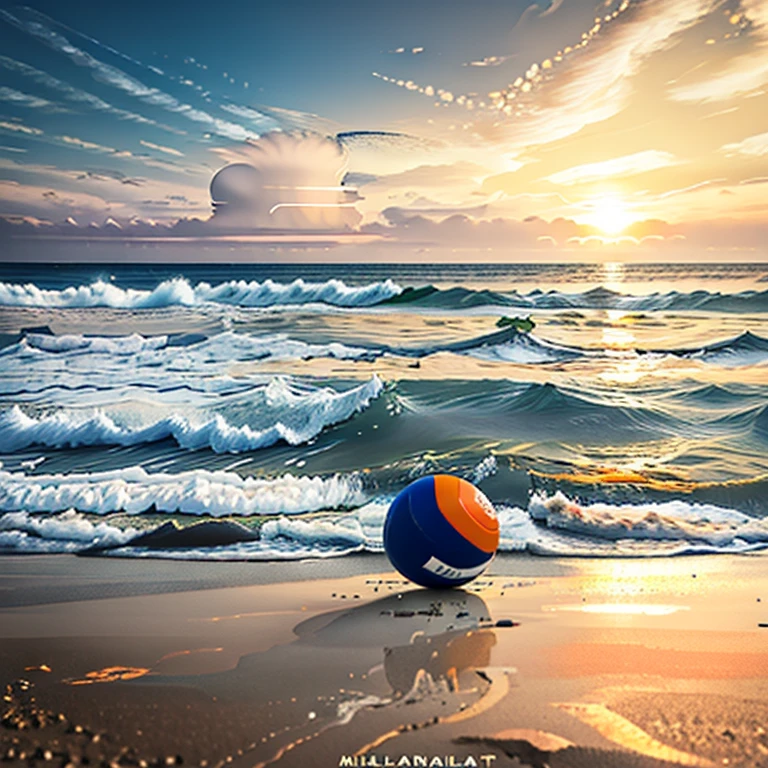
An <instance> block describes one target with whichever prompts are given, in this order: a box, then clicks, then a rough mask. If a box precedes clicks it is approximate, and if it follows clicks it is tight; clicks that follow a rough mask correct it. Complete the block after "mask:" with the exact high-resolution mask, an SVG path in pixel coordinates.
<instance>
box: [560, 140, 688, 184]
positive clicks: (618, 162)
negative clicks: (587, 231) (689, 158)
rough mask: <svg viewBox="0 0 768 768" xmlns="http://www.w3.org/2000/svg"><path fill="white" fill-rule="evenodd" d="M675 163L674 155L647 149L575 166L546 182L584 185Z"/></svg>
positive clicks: (645, 171) (653, 169)
mask: <svg viewBox="0 0 768 768" xmlns="http://www.w3.org/2000/svg"><path fill="white" fill-rule="evenodd" d="M676 163H677V160H676V159H675V157H674V155H671V154H670V153H669V152H660V151H658V150H654V149H648V150H645V151H643V152H636V153H634V154H632V155H624V156H623V157H615V158H613V159H611V160H603V161H601V162H598V163H587V164H585V165H577V166H575V167H573V168H568V169H566V170H564V171H558V172H557V173H553V174H551V175H550V176H547V180H548V181H551V182H552V183H553V184H563V185H566V186H570V185H572V184H586V183H589V182H592V181H600V180H602V179H605V178H611V177H616V176H634V175H636V174H640V173H647V172H648V171H655V170H657V169H658V168H667V167H668V166H670V165H675V164H676Z"/></svg>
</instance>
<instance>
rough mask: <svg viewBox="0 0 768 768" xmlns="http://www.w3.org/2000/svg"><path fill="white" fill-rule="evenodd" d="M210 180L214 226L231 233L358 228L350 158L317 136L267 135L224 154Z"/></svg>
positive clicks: (332, 140) (332, 141) (336, 143)
mask: <svg viewBox="0 0 768 768" xmlns="http://www.w3.org/2000/svg"><path fill="white" fill-rule="evenodd" d="M219 154H220V155H221V156H222V157H223V158H224V159H226V160H228V161H229V164H228V165H225V166H224V167H223V168H221V169H220V170H219V171H218V172H217V173H216V174H215V175H214V177H213V179H212V181H211V200H212V203H213V212H214V216H213V221H214V223H216V224H220V225H223V226H225V227H227V228H230V227H231V228H237V229H281V230H303V231H308V230H309V231H311V230H323V231H328V230H336V231H344V230H350V229H354V228H356V227H357V225H358V224H359V222H360V219H361V216H360V213H359V212H358V211H357V209H356V208H355V202H356V201H357V200H359V199H360V198H359V196H358V194H357V190H356V189H355V188H353V187H348V186H343V185H342V183H341V178H342V176H343V174H344V172H345V170H346V164H347V163H346V155H345V151H344V149H343V147H342V146H340V144H339V143H338V142H337V141H335V140H334V139H330V138H325V137H322V136H319V135H317V134H295V133H269V134H266V135H264V136H262V137H261V138H259V139H258V140H256V141H251V142H247V143H246V144H244V145H242V146H240V147H238V148H235V149H228V150H223V151H220V152H219Z"/></svg>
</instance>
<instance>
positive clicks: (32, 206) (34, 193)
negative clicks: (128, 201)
mask: <svg viewBox="0 0 768 768" xmlns="http://www.w3.org/2000/svg"><path fill="white" fill-rule="evenodd" d="M0 205H1V206H2V212H3V213H4V214H5V215H8V214H11V213H18V214H25V215H27V214H30V213H33V214H41V215H44V216H57V217H62V218H63V217H65V216H71V215H85V216H89V217H90V216H103V215H107V214H109V213H111V212H112V211H113V210H114V209H115V208H120V207H121V206H120V204H119V203H113V202H109V201H107V200H105V199H104V198H102V197H99V196H98V195H92V194H89V193H87V192H70V191H63V190H59V189H52V188H51V187H48V186H38V185H34V184H19V183H17V182H14V181H8V180H0Z"/></svg>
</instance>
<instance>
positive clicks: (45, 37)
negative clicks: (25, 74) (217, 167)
mask: <svg viewBox="0 0 768 768" xmlns="http://www.w3.org/2000/svg"><path fill="white" fill-rule="evenodd" d="M0 18H3V19H4V20H5V21H7V22H9V23H10V24H12V25H13V26H15V27H17V28H18V29H21V30H22V31H24V32H27V33H28V34H30V35H32V36H33V37H36V38H38V39H39V40H41V41H42V42H44V43H45V44H46V45H48V46H49V47H50V48H52V49H53V50H55V51H57V52H58V53H61V54H63V55H65V56H67V57H68V58H69V59H70V60H71V61H73V62H74V63H75V64H77V65H78V66H80V67H85V68H87V69H89V70H91V73H92V75H93V77H94V78H95V79H96V80H98V81H99V82H101V83H105V84H107V85H111V86H113V87H114V88H117V89H118V90H120V91H122V92H123V93H127V94H129V95H130V96H133V97H134V98H136V99H139V100H140V101H143V102H144V103H145V104H151V105H152V106H156V107H161V108H162V109H165V110H167V111H168V112H173V113H174V114H178V115H181V116H182V117H185V118H187V119H188V120H191V121H193V122H196V123H200V124H203V125H205V126H206V127H207V128H208V130H210V131H211V132H213V133H216V134H218V135H220V136H223V137H225V138H228V139H233V140H235V141H245V140H246V139H248V138H254V137H255V134H254V133H253V131H249V130H248V129H246V128H244V127H243V126H242V125H240V124H238V123H233V122H231V121H229V120H223V119H221V118H218V117H214V116H213V115H211V114H209V113H208V112H206V111H205V110H201V109H196V108H195V107H192V106H191V105H190V104H185V103H183V102H181V101H179V100H178V99H176V98H175V97H173V96H171V95H170V94H168V93H165V92H164V91H161V90H160V89H159V88H154V87H150V86H148V85H145V84H144V83H142V82H141V81H140V80H137V79H136V78H134V77H131V76H130V75H128V74H126V73H125V72H123V70H121V69H119V68H117V67H113V66H112V65H110V64H106V63H104V62H103V61H100V60H99V59H97V58H95V57H94V56H91V54H90V53H87V52H86V51H84V50H82V49H81V48H78V47H77V46H75V45H73V44H72V43H71V42H70V41H69V40H68V39H67V38H66V37H64V36H63V35H60V34H59V33H58V32H55V31H53V30H52V29H49V28H48V27H46V26H45V25H43V24H41V23H30V22H25V21H21V20H20V19H17V18H16V17H15V16H13V15H12V14H10V13H8V12H7V11H5V10H2V9H0Z"/></svg>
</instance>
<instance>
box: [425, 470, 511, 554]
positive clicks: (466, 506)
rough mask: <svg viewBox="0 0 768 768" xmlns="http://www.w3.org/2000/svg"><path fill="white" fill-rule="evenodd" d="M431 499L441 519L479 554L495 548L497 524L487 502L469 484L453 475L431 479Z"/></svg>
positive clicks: (497, 538)
mask: <svg viewBox="0 0 768 768" xmlns="http://www.w3.org/2000/svg"><path fill="white" fill-rule="evenodd" d="M435 499H436V500H437V506H438V507H439V509H440V511H441V512H442V513H443V517H445V519H446V520H447V521H448V522H449V523H450V524H451V525H452V526H453V527H454V528H455V529H456V530H457V531H458V532H459V533H460V534H461V535H462V536H463V537H464V538H465V539H466V540H467V541H468V542H469V543H470V544H474V546H476V547H477V548H478V549H481V550H482V551H483V552H489V553H493V552H495V551H496V548H497V547H498V546H499V521H498V520H497V519H496V515H495V514H494V513H493V507H492V506H491V502H490V501H488V499H486V498H485V496H484V495H483V494H482V493H481V492H480V491H479V490H478V489H477V488H475V486H474V485H472V484H471V483H468V482H467V481H466V480H462V479H461V478H460V477H455V476H454V475H435Z"/></svg>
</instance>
